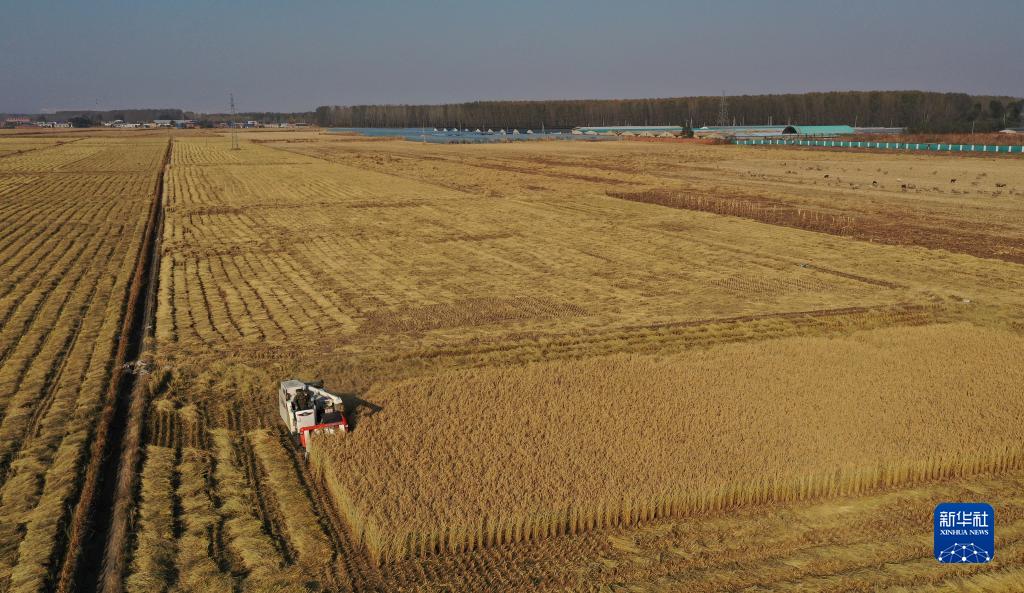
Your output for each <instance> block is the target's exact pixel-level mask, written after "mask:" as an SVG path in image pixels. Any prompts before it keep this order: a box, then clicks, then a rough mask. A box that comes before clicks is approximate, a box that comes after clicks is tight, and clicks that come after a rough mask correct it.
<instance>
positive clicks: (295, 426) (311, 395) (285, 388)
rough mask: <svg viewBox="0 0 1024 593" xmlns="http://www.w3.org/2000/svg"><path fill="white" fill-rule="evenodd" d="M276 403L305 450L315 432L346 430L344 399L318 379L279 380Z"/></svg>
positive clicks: (287, 424)
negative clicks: (309, 381)
mask: <svg viewBox="0 0 1024 593" xmlns="http://www.w3.org/2000/svg"><path fill="white" fill-rule="evenodd" d="M277 403H278V408H279V409H280V412H281V419H282V420H284V424H285V426H287V427H288V430H289V431H290V432H291V433H292V434H294V435H298V437H299V443H301V444H302V446H303V447H304V448H305V449H306V450H307V451H308V450H309V444H310V442H311V440H312V438H313V435H314V434H319V433H336V432H343V433H344V432H348V421H347V420H346V419H345V404H344V402H343V401H342V399H341V398H340V397H338V396H337V395H334V394H333V393H331V392H329V391H327V390H326V389H324V388H323V384H321V383H306V382H305V381H299V380H298V379H287V380H285V381H281V388H280V389H279V390H278V392H277Z"/></svg>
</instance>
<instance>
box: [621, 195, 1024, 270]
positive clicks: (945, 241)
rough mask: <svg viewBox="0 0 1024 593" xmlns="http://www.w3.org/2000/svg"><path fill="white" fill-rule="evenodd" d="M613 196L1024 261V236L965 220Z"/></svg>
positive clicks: (758, 200)
mask: <svg viewBox="0 0 1024 593" xmlns="http://www.w3.org/2000/svg"><path fill="white" fill-rule="evenodd" d="M607 195H609V196H611V197H613V198H620V199H623V200H630V201H632V202H643V203H646V204H657V205H659V206H667V207H669V208H678V209H681V210H697V211H700V212H711V213H714V214H724V215H727V216H736V217H739V218H746V219H749V220H756V221H757V222H764V223H767V224H773V225H777V226H786V227H791V228H797V229H804V230H808V231H817V232H820V233H828V234H830V235H838V236H842V237H851V238H854V239H859V240H862V241H871V242H873V243H883V244H887V245H915V246H918V247H927V248H929V249H945V250H947V251H953V252H956V253H965V254H967V255H973V256H975V257H983V258H989V259H999V260H1003V261H1008V262H1013V263H1024V237H1015V238H1011V237H1003V236H998V235H991V234H988V233H985V232H981V231H980V230H965V229H964V225H965V224H966V223H964V222H963V221H955V224H956V226H955V227H954V226H953V224H954V221H950V225H951V226H950V227H941V226H935V225H933V224H925V223H924V222H923V220H920V219H915V218H914V217H913V216H910V217H908V216H907V215H906V214H905V213H902V212H897V211H895V210H893V211H889V212H871V213H868V212H857V213H855V214H845V213H842V212H827V211H824V210H817V209H814V208H805V207H802V206H798V205H795V204H791V203H787V202H783V201H779V200H773V199H770V198H762V197H758V196H743V197H731V196H720V195H714V194H710V193H702V192H694V191H689V190H671V189H654V190H648V191H642V192H607Z"/></svg>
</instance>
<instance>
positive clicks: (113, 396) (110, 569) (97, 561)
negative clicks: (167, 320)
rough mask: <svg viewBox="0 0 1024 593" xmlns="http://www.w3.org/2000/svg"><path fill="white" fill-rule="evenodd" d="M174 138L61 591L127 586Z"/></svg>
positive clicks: (59, 579) (111, 590) (75, 516)
mask: <svg viewBox="0 0 1024 593" xmlns="http://www.w3.org/2000/svg"><path fill="white" fill-rule="evenodd" d="M172 148H173V139H168V141H167V151H166V152H165V154H164V158H163V163H162V166H161V168H160V171H159V172H158V174H157V180H156V184H155V188H154V192H153V194H154V195H153V202H152V205H151V206H150V211H149V216H148V219H147V221H146V227H145V231H144V234H143V241H142V244H141V246H140V248H139V254H138V256H137V258H136V265H135V271H134V274H133V276H132V281H131V285H130V287H129V289H128V294H127V299H126V301H125V308H124V312H123V317H122V319H123V321H122V326H121V332H120V334H119V337H118V342H117V346H116V353H115V356H114V362H113V366H112V369H111V375H110V381H109V383H108V388H107V393H106V395H105V398H104V406H103V411H102V413H101V416H100V419H99V421H98V423H97V424H96V427H95V431H94V433H93V439H92V443H91V448H90V451H89V462H88V465H87V467H86V469H85V473H84V476H83V479H82V490H81V494H80V496H79V499H78V503H77V504H76V505H75V508H74V510H73V511H72V514H71V517H70V520H69V521H68V525H67V528H66V530H65V532H66V534H67V539H66V540H65V542H64V547H63V549H62V550H58V553H57V555H56V558H61V557H63V558H62V559H63V562H62V563H61V564H60V569H59V572H58V573H57V574H56V575H54V583H53V587H52V590H54V591H56V592H57V593H70V592H71V591H74V592H76V593H94V592H96V591H104V592H105V593H115V592H118V591H120V590H121V587H122V578H121V577H122V575H123V573H124V568H125V567H124V562H125V557H126V550H125V546H126V544H127V541H128V537H127V533H128V531H129V527H130V526H129V518H130V515H131V512H132V505H133V502H132V501H133V499H134V491H135V489H136V487H137V482H138V470H139V465H140V464H141V460H142V454H141V453H142V452H141V448H140V444H141V439H142V427H143V425H144V412H145V407H146V396H147V393H146V390H147V379H148V377H149V375H148V374H147V373H146V372H145V370H144V365H142V364H138V362H139V361H140V360H142V359H144V358H147V357H149V356H150V355H151V349H152V344H153V325H154V314H155V310H156V294H157V283H158V280H159V270H160V244H161V235H162V231H163V214H164V213H163V193H164V182H165V177H166V174H167V170H168V168H169V166H170V159H171V150H172Z"/></svg>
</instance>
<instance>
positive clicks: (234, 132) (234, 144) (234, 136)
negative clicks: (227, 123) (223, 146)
mask: <svg viewBox="0 0 1024 593" xmlns="http://www.w3.org/2000/svg"><path fill="white" fill-rule="evenodd" d="M228 96H229V97H230V98H231V150H241V149H242V147H241V146H239V145H238V122H237V121H235V119H236V118H235V115H237V114H236V113H235V94H234V93H231V94H229V95H228Z"/></svg>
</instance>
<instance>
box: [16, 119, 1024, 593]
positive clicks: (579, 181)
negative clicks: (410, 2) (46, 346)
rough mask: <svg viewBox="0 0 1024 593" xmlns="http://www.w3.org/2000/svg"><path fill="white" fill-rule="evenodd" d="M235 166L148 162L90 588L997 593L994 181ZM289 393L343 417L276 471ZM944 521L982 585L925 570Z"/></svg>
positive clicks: (284, 148) (691, 158) (639, 161)
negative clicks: (121, 428)
mask: <svg viewBox="0 0 1024 593" xmlns="http://www.w3.org/2000/svg"><path fill="white" fill-rule="evenodd" d="M118 137H124V138H126V137H132V138H135V136H134V135H131V134H128V133H126V134H125V135H124V136H114V135H112V136H111V137H110V138H106V137H104V139H103V142H112V141H114V139H115V138H118ZM137 138H138V139H139V140H138V141H141V139H143V138H145V137H144V136H138V137H137ZM242 140H243V146H242V150H240V151H231V150H230V149H229V147H230V140H229V139H228V138H227V137H226V136H218V135H211V134H198V133H191V132H179V133H176V134H175V137H174V143H173V151H172V155H171V159H170V165H169V167H168V169H167V173H166V176H165V179H164V191H163V195H162V200H163V206H164V215H165V219H164V225H163V236H162V245H161V265H160V268H159V285H158V289H159V290H158V295H157V296H158V298H157V309H156V327H155V337H156V340H155V356H156V371H157V372H155V373H154V374H153V375H152V377H151V380H150V381H149V383H148V388H149V390H148V394H149V396H150V397H151V401H150V403H149V405H148V408H147V411H146V414H145V422H146V424H145V426H146V428H145V430H144V437H145V443H144V447H143V449H142V452H143V457H144V461H143V463H142V464H141V467H140V474H139V476H140V480H139V486H138V489H137V492H136V495H135V497H134V500H135V510H134V517H133V519H132V521H131V523H130V524H131V526H132V529H131V535H130V537H128V538H127V539H125V540H123V541H121V540H119V541H112V542H110V545H111V546H117V547H120V548H123V550H124V551H125V553H126V554H127V558H128V560H127V562H126V564H125V566H126V569H125V571H124V588H125V589H126V590H128V591H147V592H148V591H217V592H218V593H221V592H223V591H225V590H241V591H263V590H296V591H297V590H309V589H325V590H342V591H345V590H351V591H398V590H407V591H513V590H520V591H537V590H542V591H561V590H583V591H602V590H603V591H615V590H634V591H635V590H646V591H740V590H793V591H798V590H799V591H804V590H807V591H814V590H828V591H863V590H874V589H888V590H892V591H900V590H921V591H932V590H933V591H959V590H971V588H972V587H973V589H974V590H979V591H980V590H999V589H1000V588H1002V589H1003V590H1008V591H1009V590H1015V589H1014V587H1016V588H1017V589H1019V588H1020V586H1021V583H1022V574H1021V572H1022V571H1021V569H1020V561H1021V560H1022V559H1024V547H1021V543H1020V542H1021V541H1022V540H1021V534H1022V533H1024V499H1022V498H1021V496H1020V490H1019V488H1020V485H1021V480H1022V479H1024V478H1022V475H1024V474H1022V473H1021V471H1019V469H1015V468H1018V466H1019V464H1020V457H1019V455H1018V454H1017V447H1018V446H1019V443H1020V442H1021V441H1020V434H1019V432H1020V428H1019V426H1020V420H1021V410H1020V409H1018V408H1019V403H1018V401H1017V400H1019V399H1020V395H1022V394H1021V391H1020V389H1021V388H1020V384H1021V373H1022V369H1024V357H1021V356H1020V354H1019V352H1020V342H1021V340H1022V339H1024V338H1022V336H1021V334H1022V332H1024V273H1022V272H1024V266H1021V265H1020V263H1017V259H1016V255H1015V253H1016V252H1015V251H1013V250H1014V249H1017V247H1018V243H1017V241H1019V237H1020V231H1022V230H1024V175H1022V173H1021V171H1020V168H1019V166H1017V165H1018V163H1019V161H1011V160H1007V159H1005V158H1003V159H995V158H972V159H963V160H958V159H954V158H948V157H934V156H931V155H927V156H920V155H896V154H890V155H879V154H854V153H811V152H809V151H797V150H786V149H781V150H777V151H767V150H765V151H757V150H750V149H746V148H743V147H734V146H706V145H690V144H681V143H676V144H655V143H628V142H615V143H593V144H591V143H575V142H540V143H524V144H508V145H487V146H438V145H422V144H417V143H411V142H404V141H366V140H365V139H360V138H352V137H339V136H331V135H321V134H318V133H315V132H299V133H296V132H274V133H264V132H254V133H245V134H243V135H242ZM91 141H96V142H98V140H95V139H86V140H80V141H78V142H76V143H74V144H71V145H69V146H62V147H57V148H52V149H51V148H48V149H45V150H43V151H41V152H39V153H37V155H36V158H39V159H43V158H44V155H45V154H47V153H55V152H57V151H64V150H71V149H72V148H74V147H75V146H76V145H78V144H80V143H86V142H91ZM26 157H27V155H21V156H14V157H5V158H2V159H0V167H2V166H3V164H4V163H5V161H15V160H18V159H23V158H26ZM47 158H48V159H49V161H47V162H48V163H50V164H48V165H47V166H49V167H51V168H57V167H61V166H66V165H62V163H64V162H65V161H63V160H62V158H61V155H56V154H51V156H49V157H47ZM81 158H83V159H84V158H87V156H86V155H81ZM131 158H133V159H137V162H139V163H141V162H142V161H143V160H144V159H142V158H141V157H139V156H137V155H133V156H132V157H131ZM126 162H127V161H126ZM109 166H110V169H104V170H109V171H115V170H117V165H116V164H110V165H109ZM26 174H27V173H26ZM826 174H827V175H829V177H827V178H826V177H825V175H826ZM837 177H838V179H837ZM875 177H877V178H878V179H873V178H875ZM954 178H955V179H957V182H955V183H951V182H950V180H951V179H954ZM4 180H6V179H4ZM873 180H877V181H878V183H877V184H875V185H872V183H871V182H872V181H873ZM943 180H944V183H943ZM897 181H898V182H899V183H898V184H897V183H896V182H897ZM2 182H3V181H0V183H2ZM851 183H852V184H853V185H850V184H851ZM904 183H906V184H912V185H914V186H915V187H913V188H909V187H908V188H907V191H903V188H902V187H901V186H902V185H903V184H904ZM954 190H955V191H954ZM0 191H2V190H0ZM695 192H697V193H699V194H700V197H702V199H709V200H710V199H715V200H719V201H720V202H721V203H722V204H725V205H726V206H728V205H730V204H731V205H732V207H731V209H730V208H726V207H725V206H722V207H717V206H716V208H715V209H712V208H696V207H693V206H692V205H691V204H690V203H689V202H683V203H679V204H677V203H671V204H665V205H662V204H660V203H650V202H652V201H655V200H650V199H646V197H647V196H664V195H669V196H677V195H692V194H694V193H695ZM762 199H763V200H773V201H776V202H779V201H785V202H786V203H787V204H791V205H794V207H796V208H797V209H798V210H800V211H804V210H806V211H807V212H809V213H810V214H806V215H802V218H801V215H798V217H797V220H804V221H814V222H815V224H811V223H805V224H789V223H788V222H787V219H784V218H780V219H769V218H766V217H764V216H759V215H758V213H757V209H756V208H753V209H751V207H748V206H746V204H747V203H749V202H752V201H756V200H762ZM666 206H669V207H666ZM787 207H788V206H787ZM897 213H898V214H899V216H900V217H901V220H902V221H903V224H904V225H906V226H909V227H913V228H914V229H918V231H915V232H913V233H904V234H902V235H898V240H881V239H879V238H876V237H874V236H868V235H865V234H864V233H851V232H837V231H836V230H835V229H832V228H830V227H828V226H827V225H825V224H823V223H822V221H824V220H831V218H830V217H843V216H845V217H849V218H856V219H857V220H858V224H859V225H860V226H858V227H857V228H861V229H863V228H872V224H874V222H878V223H879V224H881V223H882V222H883V221H887V220H889V218H891V216H893V215H895V214H897ZM872 221H874V222H872ZM861 223H863V224H861ZM920 229H924V231H919V230H920ZM958 233H960V234H959V235H958ZM979 235H984V236H986V237H993V238H992V239H991V240H990V241H989V243H987V244H986V246H985V248H984V249H979V248H976V247H975V246H974V242H973V239H971V237H977V236H979ZM933 237H940V238H941V237H947V238H950V239H949V240H945V239H943V240H942V242H941V243H938V242H937V240H933V239H932V238H933ZM958 237H959V238H958ZM19 285H20V284H19ZM290 376H298V377H302V378H306V377H315V376H321V377H324V378H325V379H326V380H327V384H328V386H329V387H331V388H333V389H335V390H337V391H341V392H344V393H345V394H346V398H347V399H349V401H350V402H352V404H353V408H354V410H353V411H354V413H353V414H352V418H353V420H354V421H355V423H356V430H355V432H353V433H352V434H350V435H348V436H347V437H345V438H344V439H343V440H339V441H338V442H331V443H324V445H325V446H324V447H322V448H320V449H315V448H314V455H313V457H312V458H311V459H310V461H309V463H308V464H307V463H306V462H305V461H303V459H302V456H301V453H299V452H298V451H297V449H296V447H295V445H294V443H293V442H292V441H291V440H290V439H289V437H288V436H287V435H286V434H285V433H284V431H283V430H282V429H281V427H280V421H279V419H278V418H277V413H276V407H275V401H274V397H275V392H276V382H277V381H278V380H280V379H282V378H285V377H290ZM837 385H838V387H837ZM744 386H745V387H746V388H747V389H746V390H743V387H744ZM956 398H969V399H970V400H971V401H975V402H984V403H985V404H986V405H990V410H991V413H990V414H987V415H984V416H981V415H977V414H975V415H968V416H967V417H964V418H962V421H963V423H961V422H960V420H961V415H962V412H963V410H961V409H960V408H959V407H956V402H955V399H956ZM930 407H934V408H935V409H936V410H940V411H942V410H944V411H946V412H943V413H938V414H935V415H929V413H928V410H929V409H930ZM968 408H969V409H974V408H972V407H970V406H969V407H968ZM949 410H954V411H955V414H956V415H953V413H948V411H949ZM978 413H980V412H978ZM844 420H848V421H849V422H844ZM983 421H988V422H990V424H987V425H986V430H985V431H983V433H982V435H981V439H982V441H983V446H981V447H980V452H979V454H978V455H977V456H969V457H965V458H961V457H956V458H954V457H953V454H952V452H951V451H947V449H940V448H936V447H934V445H935V444H936V443H939V442H940V441H941V442H942V443H943V444H944V445H949V443H954V444H952V445H949V446H950V447H951V448H955V446H956V443H960V442H962V441H961V439H963V438H964V435H966V434H968V431H969V430H971V427H973V426H976V425H977V423H979V422H983ZM872 439H877V440H872ZM332 450H333V451H334V453H335V454H334V455H329V454H328V453H329V452H331V451H332ZM947 452H948V454H947ZM577 478H578V479H577ZM444 485H450V486H449V488H448V489H447V491H445V492H442V491H441V490H439V488H441V487H443V486H444ZM443 495H447V499H448V501H449V504H442V502H443V501H444V500H445V499H444V498H443ZM976 498H981V499H984V500H986V501H988V502H991V503H992V504H994V505H995V506H996V508H997V509H998V512H999V517H1000V523H999V529H997V536H998V537H999V538H1000V541H999V546H1000V547H999V551H997V556H996V557H997V561H996V562H994V563H992V564H988V565H985V566H978V567H971V568H965V567H956V568H955V569H941V570H940V569H937V567H936V566H935V564H934V561H932V560H931V559H930V554H931V550H930V513H931V509H932V508H933V507H934V504H935V503H936V502H938V501H941V500H957V499H976ZM485 518H486V521H487V523H486V525H484V524H482V523H480V524H478V523H477V522H476V521H477V520H478V519H479V520H480V521H483V520H484V519H485ZM469 519H471V520H469ZM467 532H468V533H467ZM477 532H479V535H477ZM566 532H574V534H570V533H566ZM410 552H412V554H410Z"/></svg>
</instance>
